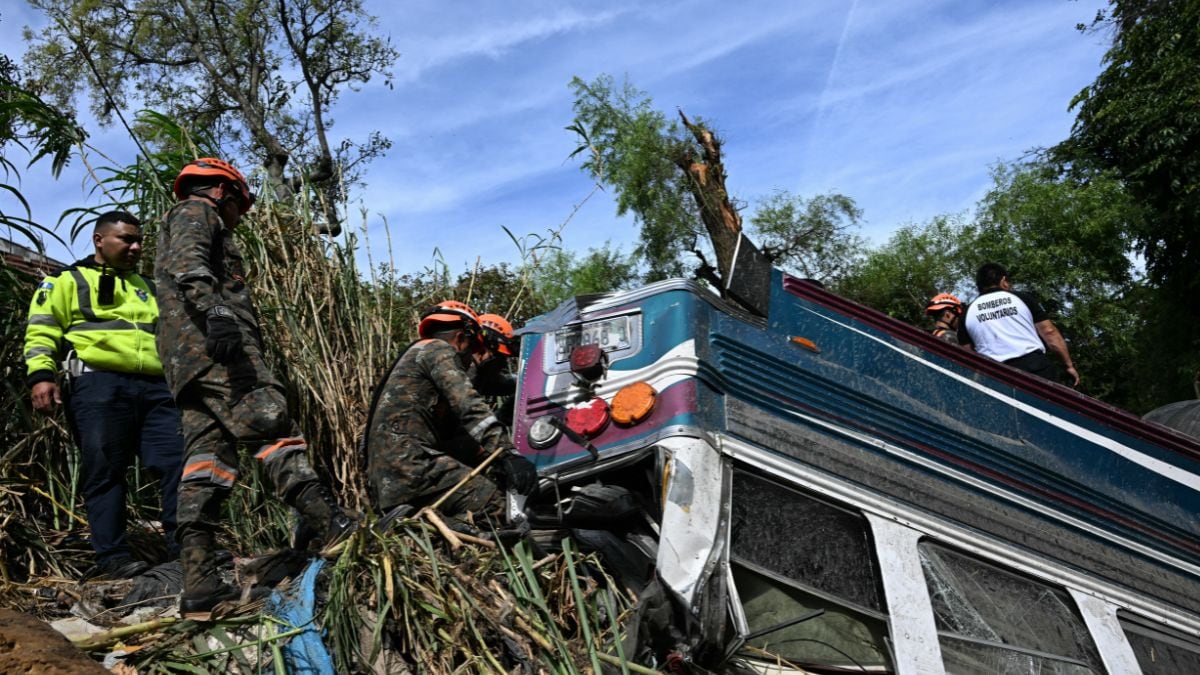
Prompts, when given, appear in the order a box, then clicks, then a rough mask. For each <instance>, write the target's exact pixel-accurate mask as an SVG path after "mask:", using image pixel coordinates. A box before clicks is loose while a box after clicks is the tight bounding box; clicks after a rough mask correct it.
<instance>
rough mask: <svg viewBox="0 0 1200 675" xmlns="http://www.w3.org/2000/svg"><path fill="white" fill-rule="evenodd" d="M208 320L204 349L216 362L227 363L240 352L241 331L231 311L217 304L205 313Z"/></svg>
mask: <svg viewBox="0 0 1200 675" xmlns="http://www.w3.org/2000/svg"><path fill="white" fill-rule="evenodd" d="M205 319H206V321H207V322H208V326H207V329H206V333H207V338H206V339H205V340H204V351H206V352H208V355H209V356H210V357H212V360H213V361H216V362H217V363H229V362H231V361H233V360H234V359H235V358H237V357H238V355H240V354H241V353H242V332H241V331H240V330H238V326H237V321H236V320H234V318H233V312H231V311H229V308H228V307H226V306H224V305H217V306H216V307H213V308H212V309H210V310H208V313H207V314H206V315H205Z"/></svg>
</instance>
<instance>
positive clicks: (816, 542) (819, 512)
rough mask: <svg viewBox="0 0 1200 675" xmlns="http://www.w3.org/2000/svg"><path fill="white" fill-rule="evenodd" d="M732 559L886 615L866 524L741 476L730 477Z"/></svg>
mask: <svg viewBox="0 0 1200 675" xmlns="http://www.w3.org/2000/svg"><path fill="white" fill-rule="evenodd" d="M730 518H731V523H730V546H731V550H732V552H733V554H734V555H735V556H737V557H739V558H742V559H745V560H747V561H749V562H751V563H753V564H755V565H758V566H759V567H762V568H764V569H766V570H769V571H771V572H774V573H776V574H779V575H780V576H783V577H786V578H788V579H794V580H796V581H800V582H803V583H804V584H805V585H808V586H812V587H813V588H815V589H817V590H819V591H823V592H825V593H829V594H830V595H834V596H837V597H838V598H842V599H845V600H848V601H850V602H852V603H854V604H857V605H861V606H862V607H865V608H867V609H871V610H874V611H876V612H886V610H885V609H884V606H883V594H882V591H881V588H880V582H879V572H878V569H877V567H876V564H875V555H874V553H873V552H872V550H873V549H872V544H871V535H870V530H869V529H868V526H867V519H866V518H864V517H863V516H862V515H861V514H858V513H856V512H853V511H849V510H847V509H843V508H841V507H837V506H833V505H832V504H829V503H826V502H823V501H819V500H817V499H814V498H812V497H808V496H805V495H802V494H801V493H799V492H797V491H795V490H792V489H790V488H786V487H783V486H782V485H779V484H777V483H774V482H771V481H769V480H765V479H763V478H759V477H758V476H754V475H752V474H749V473H746V472H744V471H735V472H734V474H733V505H732V510H731V516H730Z"/></svg>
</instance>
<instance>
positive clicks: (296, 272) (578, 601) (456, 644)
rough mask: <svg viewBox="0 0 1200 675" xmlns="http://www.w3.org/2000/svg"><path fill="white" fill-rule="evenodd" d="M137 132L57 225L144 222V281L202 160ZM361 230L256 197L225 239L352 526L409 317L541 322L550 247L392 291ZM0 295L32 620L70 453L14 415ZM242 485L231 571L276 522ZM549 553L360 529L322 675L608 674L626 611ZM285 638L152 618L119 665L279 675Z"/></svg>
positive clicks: (60, 430)
mask: <svg viewBox="0 0 1200 675" xmlns="http://www.w3.org/2000/svg"><path fill="white" fill-rule="evenodd" d="M139 128H140V129H143V130H148V131H147V133H148V134H149V136H148V138H149V139H151V140H150V141H149V142H148V143H147V145H148V146H149V147H152V148H154V153H155V154H154V155H153V156H152V157H149V158H143V159H141V160H140V161H139V162H138V163H137V164H135V165H134V166H131V167H102V166H101V167H93V173H94V175H95V176H96V178H97V180H98V181H99V182H98V188H97V189H100V190H102V191H103V193H104V194H105V195H107V196H108V197H109V198H110V199H111V203H110V204H105V205H104V206H103V207H97V208H95V209H89V210H78V211H75V212H72V213H69V214H67V216H68V221H70V219H71V218H73V219H74V222H73V226H72V229H73V230H75V231H76V232H79V231H83V230H84V229H86V226H87V222H88V218H90V217H91V215H92V214H93V213H94V212H96V211H100V210H107V209H109V208H114V207H115V208H124V209H127V210H130V211H133V212H135V213H138V214H141V215H143V216H144V217H143V220H144V222H145V223H146V228H145V234H146V235H147V246H146V248H147V254H146V256H145V258H146V260H145V264H144V266H143V270H142V271H143V273H144V274H152V269H150V268H151V265H152V258H153V253H152V252H153V247H154V245H153V241H154V236H155V234H156V232H157V230H158V220H159V216H160V214H162V213H164V212H165V211H166V210H167V208H169V205H170V204H171V203H172V202H173V198H172V196H171V194H170V191H169V188H170V184H171V180H172V179H173V177H174V173H175V172H176V171H177V170H178V167H179V166H181V165H182V164H183V163H184V162H185V161H187V160H188V159H190V158H192V157H195V156H197V155H201V156H202V155H210V154H216V153H215V152H214V150H213V148H212V147H211V146H210V145H209V144H208V141H207V139H203V138H196V137H195V136H193V135H192V134H190V133H188V132H187V130H185V129H183V128H181V127H179V126H178V125H176V124H175V123H174V122H172V121H171V120H169V119H167V118H163V117H161V116H155V115H143V116H142V117H141V118H140V125H139ZM307 193H308V191H305V190H300V191H298V194H299V195H305V194H307ZM366 221H367V219H366V215H365V214H363V217H362V223H361V226H360V228H359V229H358V231H357V232H351V233H349V234H347V235H346V236H345V237H344V238H343V239H341V240H332V239H328V238H324V237H321V236H317V235H316V234H315V230H314V227H313V222H314V218H313V207H312V205H311V204H309V203H308V202H306V201H304V198H303V197H302V196H301V197H297V198H296V201H289V202H279V201H276V200H274V199H273V198H272V195H270V194H264V195H262V197H261V201H260V202H259V203H258V204H257V205H256V207H255V209H253V210H252V211H251V212H250V213H249V214H248V216H247V218H246V219H245V220H244V222H243V224H242V225H241V226H239V228H238V229H237V231H236V236H237V239H238V243H239V245H240V246H241V248H242V251H243V253H244V255H245V257H246V260H247V267H248V270H247V271H248V279H247V283H248V284H249V285H250V286H251V288H252V293H253V297H254V299H255V302H256V305H257V308H258V311H259V314H260V323H261V327H262V334H263V336H264V340H265V343H266V344H265V346H266V350H267V356H268V359H269V361H270V363H271V366H272V369H273V371H274V372H275V373H276V375H277V376H278V377H279V378H280V380H281V382H282V383H283V384H284V386H285V388H286V391H287V396H288V403H289V409H290V410H291V411H292V413H293V415H294V417H295V418H296V420H297V422H298V423H299V425H300V427H301V429H302V431H303V433H304V435H305V437H306V438H307V439H308V440H309V445H310V448H311V452H312V459H313V461H314V464H315V465H316V466H317V468H318V470H319V471H320V472H322V473H323V474H324V475H326V476H328V477H329V479H330V482H331V484H332V486H333V487H334V489H335V491H336V492H337V493H338V494H339V496H340V498H341V500H342V501H343V502H344V503H346V504H348V505H350V506H352V507H355V508H358V509H360V510H362V511H367V510H368V507H369V505H368V503H367V494H366V484H365V461H364V457H362V455H361V453H360V450H359V448H360V444H359V441H360V435H361V433H362V429H363V425H364V423H365V416H366V412H367V411H366V406H367V404H368V402H369V401H370V399H371V393H372V389H373V388H374V387H375V385H376V384H377V383H378V382H379V379H380V378H381V376H382V375H383V374H385V373H386V369H387V368H388V367H389V366H390V365H391V363H392V361H393V359H394V358H395V357H396V355H397V354H398V353H399V351H400V350H401V349H402V348H403V347H404V346H405V345H407V344H408V342H409V341H410V340H411V339H412V337H414V336H413V332H414V328H415V324H416V319H417V318H418V316H419V314H420V311H421V310H422V309H423V308H425V307H427V306H428V305H429V304H431V303H432V302H433V301H436V300H440V299H443V298H448V297H457V298H459V299H463V300H468V301H472V300H480V301H483V302H485V303H487V306H483V307H479V309H481V310H483V311H488V310H490V311H498V312H506V311H516V310H517V308H518V307H521V306H524V307H526V308H538V307H540V301H539V299H538V298H536V297H532V296H531V295H530V294H531V288H532V284H531V283H530V280H529V276H528V275H529V274H530V273H531V270H532V269H533V268H534V267H535V265H536V260H537V257H538V256H539V255H540V254H541V252H543V251H545V250H547V249H550V248H552V247H553V246H554V244H556V242H557V234H556V233H555V232H551V233H550V235H549V236H548V237H527V238H524V239H517V238H515V237H513V241H514V243H515V244H516V245H517V246H518V248H519V250H520V253H521V255H522V257H523V258H524V259H525V263H526V264H523V265H521V266H520V267H519V268H517V269H516V270H507V269H505V268H493V269H491V270H488V271H487V273H486V274H485V273H481V272H480V271H479V270H475V271H473V272H472V273H471V274H466V275H463V276H461V277H459V278H458V279H457V280H453V275H451V274H450V271H449V269H448V268H447V267H446V266H445V265H444V264H437V263H435V264H434V265H432V266H431V267H429V268H427V269H425V270H423V271H421V272H418V273H415V274H405V275H401V274H399V273H398V272H397V271H396V270H395V269H394V268H393V266H392V265H391V264H390V262H383V263H379V264H376V263H374V261H371V258H370V256H369V255H368V256H366V257H367V260H368V261H369V262H368V264H367V265H366V267H367V269H363V268H362V267H360V266H359V264H358V262H357V260H358V259H359V246H360V242H363V243H365V242H366V240H367V234H368V231H369V230H368V228H367V222H366ZM511 236H512V235H511V234H510V237H511ZM0 272H3V270H0ZM5 274H7V273H5ZM10 278H11V279H12V281H6V280H8V279H10ZM0 281H3V283H0V303H3V307H4V309H6V310H8V311H5V312H4V317H5V319H3V321H0V330H2V331H4V336H5V340H4V343H3V346H2V347H0V350H2V351H0V357H2V359H3V360H2V361H0V363H2V364H3V367H4V369H5V370H4V389H3V391H2V392H0V395H2V396H3V401H0V404H2V405H3V408H4V410H3V412H0V414H2V415H4V416H5V417H4V418H3V419H4V428H3V437H2V439H3V441H4V445H3V446H2V447H4V448H6V450H5V451H4V452H3V454H0V469H2V476H3V477H2V478H0V551H2V552H3V553H4V558H3V563H2V564H0V582H2V583H0V590H6V591H7V594H5V593H0V603H2V604H7V605H16V606H22V607H29V606H30V605H31V603H30V602H23V601H22V600H21V599H22V598H27V597H29V596H28V594H27V593H25V591H27V590H28V586H27V583H26V582H30V581H35V580H36V579H37V578H39V577H42V576H45V575H47V574H53V575H60V576H74V575H75V574H77V573H78V571H79V567H80V565H81V564H82V561H85V560H86V555H85V552H84V550H83V548H82V546H81V545H80V544H78V543H77V544H75V547H76V549H78V550H77V553H78V555H76V556H75V557H74V558H71V557H67V558H66V559H64V558H63V556H61V555H60V553H61V549H62V548H63V546H64V542H68V543H69V542H70V541H71V536H70V534H71V533H72V532H74V533H78V532H80V531H81V530H82V528H83V519H82V513H83V511H82V508H81V502H80V498H79V495H78V493H77V491H76V490H75V488H74V486H75V485H76V484H77V482H76V480H75V477H76V474H77V472H78V453H77V452H76V451H74V449H73V446H72V443H71V442H70V439H69V437H68V435H67V433H66V430H65V425H64V424H63V422H62V420H61V418H53V419H39V418H37V417H35V416H33V415H31V413H30V410H29V405H28V390H27V389H26V388H25V387H24V381H23V380H24V371H23V364H21V355H20V351H21V343H22V339H21V338H22V333H23V330H24V317H25V306H26V304H27V303H28V298H29V293H32V292H33V283H34V281H35V280H32V279H18V278H17V277H15V276H12V275H9V276H4V277H0ZM241 469H242V471H241V476H242V479H241V480H240V481H239V483H238V485H237V486H236V487H235V489H234V492H233V494H232V496H231V498H230V499H229V500H227V503H226V509H225V514H224V515H225V518H224V525H225V528H224V530H223V532H222V533H221V539H222V542H221V543H222V545H225V546H228V547H229V548H231V549H232V550H234V551H235V552H236V553H238V554H241V555H251V554H256V553H261V552H264V551H267V550H270V549H274V548H278V547H280V546H282V545H284V542H285V541H286V531H287V525H288V518H289V516H288V514H287V511H286V509H285V508H284V507H283V506H282V505H281V504H280V503H279V502H277V501H276V500H273V499H270V498H269V497H268V495H269V493H270V491H269V490H268V489H267V486H266V485H265V483H264V478H263V476H262V472H261V469H260V467H258V466H256V465H255V463H254V462H253V460H252V459H249V458H248V457H247V456H246V455H245V454H244V453H243V457H242V460H241ZM132 480H133V484H134V486H135V489H134V490H133V491H132V494H131V502H132V504H133V506H134V509H135V513H136V514H140V517H142V518H147V519H149V518H152V517H153V516H154V515H155V513H156V512H155V502H156V500H155V499H152V498H151V497H152V496H153V490H152V489H149V488H146V489H142V487H141V486H142V483H141V482H140V479H138V478H137V477H133V479H132ZM564 551H565V552H564V554H559V555H556V556H553V557H550V558H547V559H545V560H541V561H535V560H534V559H533V557H532V554H531V553H530V552H529V551H528V550H527V549H525V548H523V547H518V548H517V549H515V550H514V551H512V552H511V553H506V552H502V551H498V550H496V549H490V548H482V547H477V546H467V547H465V548H463V549H460V550H458V551H456V552H451V551H450V549H449V548H448V547H446V546H444V544H443V542H442V540H441V539H440V537H439V535H437V534H436V532H435V531H433V530H431V529H430V528H429V527H428V525H426V524H424V523H423V522H417V521H409V522H407V523H406V524H404V526H403V527H402V528H400V529H399V530H398V531H396V532H395V533H393V534H387V535H378V534H374V533H373V532H371V531H363V532H360V533H359V534H358V535H356V537H355V538H354V539H352V540H351V543H350V544H349V545H348V546H347V547H346V549H345V550H344V552H343V553H342V555H341V558H340V559H339V560H338V562H337V563H336V564H335V565H334V566H333V567H332V569H331V570H330V571H329V572H328V573H327V575H326V577H325V580H324V582H323V589H324V597H325V604H324V606H323V608H322V610H321V613H320V621H321V624H322V626H323V627H324V630H325V633H326V642H327V644H329V645H330V647H331V650H332V651H333V652H334V654H335V657H336V660H337V664H338V671H339V672H394V671H395V670H396V667H397V666H402V667H407V668H409V669H410V670H412V671H414V672H429V673H451V672H468V673H490V672H497V671H502V670H509V669H512V668H525V669H526V670H528V671H530V672H534V671H537V672H551V673H580V672H585V671H596V670H598V668H599V664H600V662H601V661H606V662H609V663H621V662H623V659H622V658H620V656H619V654H620V651H619V649H617V646H618V644H619V639H620V628H619V626H620V621H619V618H620V617H621V616H622V615H623V614H624V613H625V612H626V611H627V610H628V608H629V607H630V605H631V598H630V597H629V596H628V595H627V594H625V593H624V592H622V591H621V590H620V589H619V587H618V585H617V584H615V583H613V582H612V580H611V579H608V578H607V577H606V576H605V575H604V573H603V571H602V569H601V567H600V565H599V563H598V561H596V560H594V559H592V558H587V557H582V556H579V555H578V554H577V553H576V552H575V551H574V549H573V548H572V547H571V545H570V544H569V543H568V544H566V545H565V547H564ZM23 593H25V594H24V595H22V594H23ZM291 628H294V627H288V626H281V625H279V622H278V621H275V620H274V619H272V618H270V617H261V616H259V617H250V618H239V619H234V620H232V621H229V622H223V623H219V624H215V625H211V626H198V625H196V624H193V623H191V622H156V623H153V624H151V625H150V626H149V627H148V628H146V631H147V632H145V633H141V634H138V635H132V636H127V637H124V638H122V639H124V640H125V641H126V643H127V644H137V643H140V644H141V645H142V648H141V651H138V652H137V654H136V655H135V656H132V657H131V658H130V659H129V662H130V663H131V664H133V665H135V666H136V667H138V668H139V672H218V671H225V672H251V671H254V672H266V671H272V670H274V671H276V672H280V671H279V670H278V669H279V668H281V667H282V664H281V663H280V661H279V656H278V644H279V641H280V640H284V639H286V637H287V635H288V631H289V630H290V629H291ZM90 646H91V648H94V649H98V650H104V649H107V648H108V646H109V645H108V644H107V643H97V644H94V645H90ZM642 670H644V669H642Z"/></svg>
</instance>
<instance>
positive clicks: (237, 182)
mask: <svg viewBox="0 0 1200 675" xmlns="http://www.w3.org/2000/svg"><path fill="white" fill-rule="evenodd" d="M191 178H209V179H211V178H218V179H223V182H226V183H228V184H230V185H232V186H233V187H235V188H237V191H238V192H239V193H240V195H239V196H240V197H241V203H240V204H238V210H239V211H241V212H242V214H245V213H246V212H247V211H249V210H250V207H252V206H254V194H253V193H252V192H250V184H249V183H247V182H246V177H245V176H243V175H242V172H241V171H238V170H237V169H235V168H234V167H233V165H232V164H230V163H229V162H226V161H224V160H221V159H217V158H216V157H201V158H200V159H197V160H195V161H193V162H188V163H187V164H186V165H185V166H184V167H183V170H182V171H180V172H179V175H178V176H177V177H176V178H175V198H176V199H183V198H185V197H187V194H184V188H185V187H186V186H187V183H188V179H191Z"/></svg>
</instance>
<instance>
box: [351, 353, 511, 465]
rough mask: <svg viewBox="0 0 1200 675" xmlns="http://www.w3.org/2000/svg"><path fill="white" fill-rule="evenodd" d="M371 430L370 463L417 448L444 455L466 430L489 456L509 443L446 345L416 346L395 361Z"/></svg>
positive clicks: (379, 395)
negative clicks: (441, 451) (390, 453)
mask: <svg viewBox="0 0 1200 675" xmlns="http://www.w3.org/2000/svg"><path fill="white" fill-rule="evenodd" d="M369 424H370V428H368V429H367V435H366V447H367V454H368V456H369V457H372V456H375V455H376V453H386V452H388V451H389V450H390V449H391V448H392V447H393V446H396V445H400V444H410V443H414V442H415V443H417V444H419V445H422V446H424V447H427V448H433V449H440V448H442V447H444V446H445V444H446V443H447V442H449V441H450V440H452V439H453V438H455V437H456V436H458V435H459V434H461V433H462V432H463V431H464V430H465V431H466V433H467V434H468V435H470V437H471V438H473V439H474V440H475V441H477V442H478V443H479V445H480V446H482V449H483V452H484V453H486V454H490V453H491V452H493V451H494V450H495V449H496V448H498V447H501V446H502V445H505V444H507V443H508V438H507V436H508V434H507V432H506V430H505V428H504V426H503V425H502V424H500V422H499V421H498V420H497V419H496V416H495V415H493V414H492V411H491V409H490V408H489V407H488V405H487V403H485V402H484V400H483V398H482V397H481V396H480V395H479V393H478V392H476V391H475V387H474V386H472V384H471V380H470V378H469V377H468V376H467V369H466V366H465V365H464V364H463V363H462V361H461V360H460V359H459V355H458V352H456V351H454V348H453V347H451V346H450V344H449V343H447V342H445V341H443V340H421V341H419V342H416V343H415V344H413V345H412V346H411V347H409V348H408V350H407V351H406V352H405V353H404V355H403V356H401V357H400V359H399V360H398V361H396V365H395V366H393V367H392V372H391V373H389V374H388V377H387V380H385V381H384V383H383V385H382V386H381V388H380V390H379V391H378V392H377V401H376V407H375V410H374V411H373V414H372V415H371V418H370V423H369Z"/></svg>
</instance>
